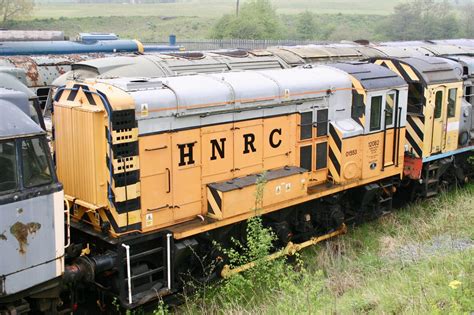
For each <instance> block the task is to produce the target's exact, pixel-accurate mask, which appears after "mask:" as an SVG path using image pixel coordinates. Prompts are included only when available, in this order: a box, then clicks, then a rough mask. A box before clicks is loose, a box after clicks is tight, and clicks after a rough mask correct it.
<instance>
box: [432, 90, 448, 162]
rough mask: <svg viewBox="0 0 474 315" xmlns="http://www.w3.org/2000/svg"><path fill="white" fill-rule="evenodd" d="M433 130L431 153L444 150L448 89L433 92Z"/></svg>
mask: <svg viewBox="0 0 474 315" xmlns="http://www.w3.org/2000/svg"><path fill="white" fill-rule="evenodd" d="M432 99H433V100H434V108H433V129H432V133H431V153H439V152H441V151H442V150H443V146H444V143H445V138H446V89H445V88H444V87H439V88H436V89H434V90H433V98H432Z"/></svg>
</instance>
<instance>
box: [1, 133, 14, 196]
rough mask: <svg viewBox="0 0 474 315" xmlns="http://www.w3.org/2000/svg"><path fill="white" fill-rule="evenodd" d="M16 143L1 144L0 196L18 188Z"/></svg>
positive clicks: (6, 142)
mask: <svg viewBox="0 0 474 315" xmlns="http://www.w3.org/2000/svg"><path fill="white" fill-rule="evenodd" d="M16 160H17V159H16V150H15V142H14V141H5V142H0V170H1V171H0V194H3V193H6V192H9V191H13V190H16V189H17V188H18V178H17V167H16Z"/></svg>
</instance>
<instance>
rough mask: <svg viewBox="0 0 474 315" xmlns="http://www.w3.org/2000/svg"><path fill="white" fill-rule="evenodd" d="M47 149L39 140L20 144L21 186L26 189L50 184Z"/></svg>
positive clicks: (30, 140) (29, 140) (50, 173)
mask: <svg viewBox="0 0 474 315" xmlns="http://www.w3.org/2000/svg"><path fill="white" fill-rule="evenodd" d="M47 152H48V151H47V149H46V147H45V145H44V142H43V141H41V139H39V138H33V139H26V140H23V141H22V142H21V155H22V170H23V185H24V186H25V187H27V188H30V187H36V186H41V185H47V184H50V183H52V181H53V177H52V172H51V168H50V164H49V160H48V155H47V154H48V153H47Z"/></svg>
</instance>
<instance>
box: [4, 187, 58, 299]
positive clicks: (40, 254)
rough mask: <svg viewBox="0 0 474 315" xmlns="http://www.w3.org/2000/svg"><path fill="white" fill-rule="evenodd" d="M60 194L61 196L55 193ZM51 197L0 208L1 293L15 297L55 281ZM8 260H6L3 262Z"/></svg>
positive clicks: (52, 199) (44, 196)
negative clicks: (19, 293) (15, 294)
mask: <svg viewBox="0 0 474 315" xmlns="http://www.w3.org/2000/svg"><path fill="white" fill-rule="evenodd" d="M58 194H61V193H58ZM54 202H55V198H54V194H49V195H43V196H39V197H36V198H31V199H27V200H22V201H18V202H13V203H10V204H5V205H2V206H0V211H1V213H2V219H1V220H0V232H1V233H2V234H1V237H0V248H1V254H0V255H1V257H2V259H0V274H1V275H3V277H4V283H3V286H4V291H5V292H4V294H6V295H8V294H14V293H17V292H20V291H22V290H25V289H28V288H31V287H33V286H35V285H38V284H40V283H43V282H45V281H48V280H51V279H53V278H56V277H57V276H59V275H60V274H58V272H57V269H56V261H55V259H56V258H57V256H56V251H57V250H58V253H60V252H61V250H62V248H61V250H60V249H59V248H56V246H55V245H56V242H55V228H56V229H59V228H60V229H63V227H62V226H59V227H57V226H55V225H54V222H55V220H54V211H53V209H54ZM6 257H8V259H5V258H6Z"/></svg>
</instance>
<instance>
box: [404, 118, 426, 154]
mask: <svg viewBox="0 0 474 315" xmlns="http://www.w3.org/2000/svg"><path fill="white" fill-rule="evenodd" d="M407 123H408V124H407V132H406V139H407V141H408V143H409V144H410V146H411V148H412V150H411V151H412V153H413V154H414V155H415V156H416V157H423V140H424V130H425V118H424V117H421V116H413V115H408V116H407Z"/></svg>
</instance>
